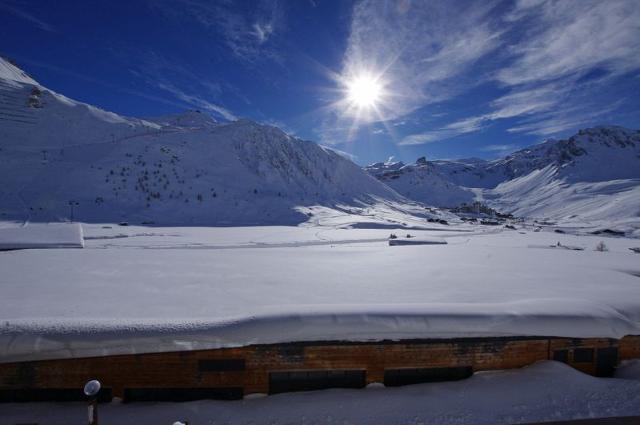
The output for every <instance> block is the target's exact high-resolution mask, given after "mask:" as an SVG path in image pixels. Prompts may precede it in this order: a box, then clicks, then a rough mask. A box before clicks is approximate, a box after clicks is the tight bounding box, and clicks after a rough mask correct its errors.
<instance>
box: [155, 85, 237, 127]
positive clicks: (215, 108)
mask: <svg viewBox="0 0 640 425" xmlns="http://www.w3.org/2000/svg"><path fill="white" fill-rule="evenodd" d="M156 85H157V86H158V88H160V89H162V90H164V91H166V92H168V93H171V94H172V95H174V96H175V97H176V98H177V99H179V100H181V101H183V102H185V103H187V104H189V105H191V106H193V107H196V108H199V109H204V110H206V111H209V112H214V113H215V114H217V115H219V116H222V117H223V118H224V119H226V120H229V121H234V120H236V119H237V117H236V116H235V115H234V114H233V113H232V112H231V111H230V110H228V109H226V108H224V107H222V106H220V105H216V104H215V103H212V102H209V101H208V100H206V99H204V98H202V97H199V96H196V95H193V94H189V93H186V92H184V91H183V90H181V89H179V88H178V87H176V86H174V85H172V84H171V83H168V82H157V83H156Z"/></svg>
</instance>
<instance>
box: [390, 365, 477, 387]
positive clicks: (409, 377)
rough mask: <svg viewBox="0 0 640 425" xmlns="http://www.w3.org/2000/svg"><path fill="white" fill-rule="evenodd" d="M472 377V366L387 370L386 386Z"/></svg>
mask: <svg viewBox="0 0 640 425" xmlns="http://www.w3.org/2000/svg"><path fill="white" fill-rule="evenodd" d="M471 375H473V368H472V367H471V366H461V367H435V368H415V369H414V368H400V369H386V370H385V371H384V384H385V385H386V386H388V387H397V386H400V385H411V384H420V383H424V382H441V381H457V380H459V379H465V378H468V377H470V376H471Z"/></svg>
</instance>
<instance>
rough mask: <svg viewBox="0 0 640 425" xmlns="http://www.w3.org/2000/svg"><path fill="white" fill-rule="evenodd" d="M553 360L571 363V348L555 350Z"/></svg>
mask: <svg viewBox="0 0 640 425" xmlns="http://www.w3.org/2000/svg"><path fill="white" fill-rule="evenodd" d="M553 360H555V361H557V362H562V363H569V350H555V351H554V352H553Z"/></svg>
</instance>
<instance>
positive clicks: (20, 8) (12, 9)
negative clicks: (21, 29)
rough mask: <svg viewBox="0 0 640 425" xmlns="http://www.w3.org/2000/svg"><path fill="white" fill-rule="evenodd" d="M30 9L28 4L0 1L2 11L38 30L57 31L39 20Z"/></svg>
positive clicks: (8, 0)
mask: <svg viewBox="0 0 640 425" xmlns="http://www.w3.org/2000/svg"><path fill="white" fill-rule="evenodd" d="M28 9H29V4H28V2H22V1H11V0H2V1H0V10H5V11H7V12H9V13H11V14H12V15H14V16H17V17H19V18H21V19H24V20H25V21H28V22H30V23H31V24H32V25H34V26H35V27H36V28H39V29H41V30H43V31H48V32H55V31H56V30H55V28H54V27H53V26H52V25H51V24H49V23H47V22H45V21H43V20H42V19H40V18H38V17H37V16H36V15H34V14H33V13H31V12H30V11H28Z"/></svg>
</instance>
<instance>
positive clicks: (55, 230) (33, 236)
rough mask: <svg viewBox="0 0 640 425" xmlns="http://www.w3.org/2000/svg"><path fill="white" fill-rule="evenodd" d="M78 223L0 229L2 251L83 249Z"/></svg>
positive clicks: (30, 225) (80, 228) (80, 227)
mask: <svg viewBox="0 0 640 425" xmlns="http://www.w3.org/2000/svg"><path fill="white" fill-rule="evenodd" d="M83 247H84V240H83V238H82V226H80V224H78V223H51V224H43V223H34V224H31V223H29V224H26V225H24V226H20V227H3V228H0V250H9V249H37V248H83Z"/></svg>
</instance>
